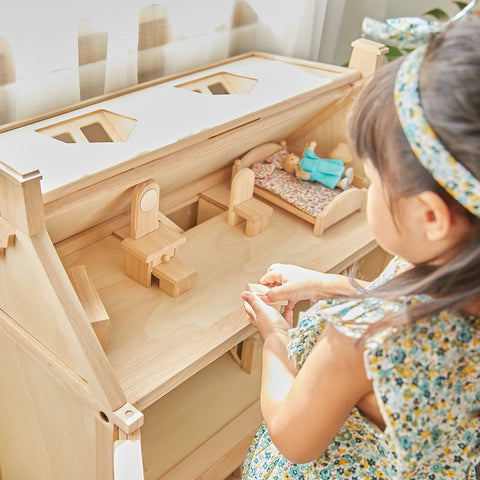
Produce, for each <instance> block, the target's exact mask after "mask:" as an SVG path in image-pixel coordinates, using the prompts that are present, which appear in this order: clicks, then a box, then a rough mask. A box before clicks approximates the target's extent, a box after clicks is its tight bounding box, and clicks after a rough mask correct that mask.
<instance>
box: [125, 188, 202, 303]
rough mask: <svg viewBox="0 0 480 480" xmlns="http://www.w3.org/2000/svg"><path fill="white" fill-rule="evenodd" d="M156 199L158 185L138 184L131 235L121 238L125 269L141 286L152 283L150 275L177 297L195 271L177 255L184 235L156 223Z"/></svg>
mask: <svg viewBox="0 0 480 480" xmlns="http://www.w3.org/2000/svg"><path fill="white" fill-rule="evenodd" d="M159 198H160V187H159V186H158V184H157V183H156V182H154V181H153V180H148V181H146V182H144V183H141V184H139V185H137V187H136V188H135V189H134V191H133V194H132V207H131V220H130V237H127V238H125V239H124V240H123V241H122V248H123V249H124V250H125V272H126V274H127V275H128V276H129V277H130V278H133V279H134V280H135V281H136V282H138V283H140V284H141V285H143V286H144V287H150V286H151V283H152V274H153V275H154V276H156V277H157V278H158V279H159V286H160V288H161V289H162V290H164V291H165V292H166V293H168V294H169V295H171V296H173V297H176V296H178V295H181V294H182V293H184V292H186V291H187V290H189V289H190V285H191V283H190V282H191V279H192V278H194V277H195V276H197V272H196V270H195V269H193V268H192V267H190V266H188V265H185V264H183V263H182V262H181V261H180V260H178V258H176V256H177V251H178V247H179V246H180V245H182V244H184V243H185V241H186V238H185V237H184V236H183V235H181V234H180V233H179V232H177V231H175V230H173V229H171V228H169V227H168V226H167V225H165V224H163V223H159V210H158V205H159Z"/></svg>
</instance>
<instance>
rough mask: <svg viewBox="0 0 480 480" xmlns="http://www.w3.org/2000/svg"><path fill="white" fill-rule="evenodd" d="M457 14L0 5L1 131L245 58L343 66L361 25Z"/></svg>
mask: <svg viewBox="0 0 480 480" xmlns="http://www.w3.org/2000/svg"><path fill="white" fill-rule="evenodd" d="M459 8H461V2H453V1H451V0H420V1H419V0H402V1H398V0H160V1H157V2H154V3H152V0H126V1H122V2H119V1H118V0H78V1H73V0H45V1H41V2H40V1H38V0H23V1H22V0H16V1H15V2H12V1H3V2H2V3H1V5H0V124H7V123H10V122H17V121H21V120H24V119H27V118H30V117H33V116H37V115H42V114H44V113H46V112H50V111H53V110H56V109H60V108H64V107H68V106H70V105H74V104H77V103H78V102H81V101H83V100H87V99H91V98H94V97H97V96H99V95H103V94H108V93H113V92H117V91H120V90H122V89H124V88H127V87H130V86H133V85H136V84H138V83H142V82H146V81H149V80H154V79H158V78H161V77H165V76H168V75H172V74H175V73H179V72H183V71H186V70H189V69H192V68H195V67H199V66H203V65H206V64H209V63H212V62H215V61H218V60H222V59H224V58H227V57H231V56H235V55H238V54H242V53H245V52H249V51H263V52H267V53H273V54H278V55H284V56H288V57H297V58H301V59H307V60H314V61H320V62H325V63H334V64H337V65H342V64H345V62H346V61H347V60H348V58H349V56H350V44H351V42H352V41H353V40H355V39H356V38H358V37H360V34H361V24H362V20H363V18H364V17H366V16H369V17H373V18H376V19H379V20H384V19H386V18H390V17H398V16H423V15H424V14H425V13H426V12H429V11H431V10H435V9H441V10H442V11H443V12H445V13H446V14H447V15H454V14H455V13H457V12H458V11H459Z"/></svg>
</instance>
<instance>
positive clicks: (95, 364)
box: [0, 40, 385, 480]
mask: <svg viewBox="0 0 480 480" xmlns="http://www.w3.org/2000/svg"><path fill="white" fill-rule="evenodd" d="M384 53H385V49H384V48H383V46H381V45H378V44H375V43H373V42H368V41H366V40H359V41H356V42H354V44H353V53H352V57H351V62H350V65H349V67H348V68H347V67H337V66H333V65H325V64H319V63H314V62H308V61H300V60H295V59H290V58H285V57H278V56H273V55H266V54H261V53H251V54H247V55H242V56H239V57H234V58H231V59H228V60H225V61H223V62H220V63H217V64H214V65H210V66H208V67H205V68H201V69H197V70H194V71H191V72H188V73H186V74H183V75H176V76H172V77H168V78H164V79H162V80H160V81H154V82H150V83H147V84H143V85H141V86H139V87H136V88H132V89H129V90H126V91H123V92H120V93H118V94H114V95H110V96H106V97H102V98H99V99H96V100H95V101H90V102H85V103H82V104H81V105H78V106H76V107H75V108H72V109H69V110H64V111H58V112H55V113H54V114H51V115H46V116H44V117H41V118H40V117H39V118H35V119H32V120H31V121H27V122H22V123H18V124H16V125H13V126H12V125H10V126H8V127H4V128H3V129H2V130H1V131H0V151H1V158H0V215H1V217H0V285H1V287H0V331H1V336H0V342H1V345H0V356H1V360H2V367H3V368H2V373H1V375H0V378H1V386H2V388H1V391H2V393H1V395H0V398H1V406H2V410H3V412H4V416H3V419H2V423H1V427H0V472H1V474H0V478H2V479H3V480H17V479H20V478H25V479H26V478H35V479H48V480H57V479H58V480H60V479H66V478H68V479H70V480H75V479H79V480H85V479H112V478H116V479H117V480H118V479H123V478H128V479H129V480H133V479H137V478H146V479H163V480H167V479H175V480H179V479H182V480H189V479H192V480H193V479H209V480H210V479H218V480H222V479H224V478H225V477H227V476H228V475H229V474H230V473H231V472H232V471H234V470H235V469H236V468H237V467H238V466H239V465H240V464H241V462H242V460H243V458H244V456H245V453H246V449H247V446H248V444H249V442H250V440H251V437H252V435H253V433H254V432H255V430H256V429H257V428H258V426H259V424H260V422H261V414H260V410H259V405H258V396H259V378H260V366H259V361H258V360H259V355H258V354H257V353H258V349H259V347H260V345H261V341H260V340H259V339H258V338H257V337H256V336H255V329H254V327H253V326H252V325H251V324H250V322H249V320H248V317H247V315H246V314H245V312H244V309H243V305H242V302H241V299H240V293H241V292H242V291H243V290H244V289H245V288H246V285H247V283H252V282H253V283H255V282H257V281H258V279H259V278H260V276H261V275H262V274H263V272H264V271H265V269H266V268H267V267H268V266H269V265H270V264H271V263H273V262H285V263H296V264H299V265H305V266H309V267H311V268H317V269H319V270H322V271H330V272H341V271H343V270H345V269H346V268H347V267H348V266H350V265H351V264H352V263H353V262H355V261H357V260H359V259H362V258H366V257H368V256H369V255H373V254H374V252H376V251H377V250H376V244H375V242H374V240H373V238H372V235H371V233H370V232H369V230H368V227H367V225H366V222H365V216H364V212H363V211H362V207H363V203H362V202H363V199H362V200H361V201H360V203H355V208H350V207H349V208H347V210H346V213H345V212H343V213H342V212H340V211H338V210H337V211H335V213H334V216H335V219H334V221H329V222H328V224H327V225H326V226H325V228H326V229H325V228H323V229H322V232H321V236H318V235H314V234H313V232H312V228H311V225H310V223H308V221H306V220H305V219H304V218H302V217H301V216H299V215H296V214H292V211H289V210H288V209H285V208H278V205H276V203H275V202H272V201H271V199H268V198H258V195H257V194H256V193H255V190H254V187H253V184H252V174H251V170H250V169H249V168H247V169H244V170H245V171H244V173H242V177H244V178H241V179H240V180H235V179H236V178H237V177H236V175H233V180H232V170H233V165H234V162H235V160H237V159H241V158H244V156H245V155H246V154H248V152H250V151H252V150H253V149H258V148H259V146H262V145H265V144H271V143H274V144H277V145H279V142H280V141H282V140H284V139H285V140H286V142H287V145H288V146H289V147H291V148H293V149H297V150H301V149H302V148H303V146H304V144H305V142H306V141H307V140H315V141H316V142H317V143H318V145H319V148H320V149H321V152H320V153H327V152H330V151H331V150H332V149H333V148H334V147H335V146H336V145H338V144H339V143H341V142H343V141H344V140H345V134H344V128H343V127H344V121H345V115H346V112H347V110H348V107H349V105H350V103H351V101H352V99H353V98H354V97H355V95H356V93H357V92H358V90H359V88H361V85H362V82H363V81H364V80H365V77H366V76H368V75H369V74H370V73H372V72H373V71H374V70H375V68H376V67H377V66H378V65H379V63H380V62H381V59H382V56H383V54H384ZM257 152H258V150H257ZM269 153H271V152H265V151H264V152H263V154H265V155H267V154H269ZM354 167H355V170H356V174H357V176H358V178H359V179H360V180H361V178H362V170H361V165H360V164H359V163H358V162H356V161H355V160H354ZM241 170H243V169H241ZM249 172H250V173H249ZM233 173H235V174H239V173H241V171H240V172H237V171H234V172H233ZM237 183H238V185H237ZM363 186H364V185H363ZM361 187H362V185H361V184H359V187H358V188H359V189H361ZM293 213H294V212H293ZM327 227H328V228H327ZM232 353H234V354H233V355H232Z"/></svg>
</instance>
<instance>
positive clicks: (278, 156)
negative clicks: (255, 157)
mask: <svg viewBox="0 0 480 480" xmlns="http://www.w3.org/2000/svg"><path fill="white" fill-rule="evenodd" d="M287 156H288V152H287V150H286V149H285V148H282V149H281V150H279V151H278V152H275V153H274V154H273V155H270V156H269V157H267V158H266V159H265V162H266V163H270V164H272V165H274V166H275V168H279V169H282V168H283V167H282V162H283V159H284V158H286V157H287Z"/></svg>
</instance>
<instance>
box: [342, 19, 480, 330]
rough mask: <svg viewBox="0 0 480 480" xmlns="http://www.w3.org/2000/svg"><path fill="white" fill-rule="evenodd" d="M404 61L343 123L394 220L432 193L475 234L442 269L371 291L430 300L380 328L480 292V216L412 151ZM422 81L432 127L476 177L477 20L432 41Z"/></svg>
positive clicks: (420, 268)
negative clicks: (402, 112) (398, 89)
mask: <svg viewBox="0 0 480 480" xmlns="http://www.w3.org/2000/svg"><path fill="white" fill-rule="evenodd" d="M402 60H403V58H400V59H398V60H396V61H394V62H391V63H389V64H387V65H385V66H384V67H382V68H381V69H380V70H379V71H378V72H377V73H376V75H375V76H374V78H373V79H372V80H371V81H370V82H369V83H368V84H367V85H366V86H365V87H364V89H363V90H362V92H361V94H360V95H359V97H358V99H357V100H356V101H355V104H354V105H353V108H352V111H351V112H350V115H349V119H348V123H347V131H348V135H349V141H350V144H351V146H352V147H353V149H354V151H355V152H356V154H357V155H358V156H359V158H361V159H367V158H368V159H369V160H370V161H371V162H372V164H373V166H374V167H375V168H376V169H377V170H378V172H379V174H380V176H381V179H382V182H383V183H384V185H385V186H386V191H388V199H389V202H390V209H391V211H392V214H393V215H394V218H395V208H394V206H395V199H397V198H402V197H409V196H411V195H415V194H417V193H420V192H423V191H433V192H435V193H437V194H438V195H439V196H441V198H442V199H443V200H444V201H445V203H446V204H447V205H448V207H449V208H450V210H451V212H452V214H454V215H463V216H465V217H466V218H468V219H469V221H470V224H471V230H472V234H471V236H470V238H469V239H468V241H467V242H465V244H463V245H459V246H458V247H459V253H458V255H456V256H454V258H452V259H451V260H450V261H448V262H447V263H445V264H444V265H441V266H432V265H430V264H416V265H414V266H413V268H411V269H410V270H408V271H406V272H404V273H402V274H400V275H398V276H397V277H395V278H394V279H392V280H390V281H389V282H387V283H386V284H384V285H383V286H380V287H378V288H377V289H375V290H374V291H369V295H372V294H373V295H378V296H381V297H388V298H400V297H405V296H406V297H408V296H411V295H415V294H420V293H424V294H429V295H432V296H433V297H434V298H433V300H432V301H429V302H424V303H421V304H417V305H414V306H411V307H408V309H407V314H406V316H405V317H404V318H401V319H400V318H390V319H388V320H386V322H385V323H384V324H382V326H386V325H389V324H400V323H408V322H411V321H415V320H417V319H419V318H422V317H426V316H430V315H433V314H435V313H437V312H440V311H442V310H445V309H454V310H462V309H463V308H465V307H466V306H467V305H470V304H471V302H472V301H473V302H475V301H476V299H478V297H479V293H480V218H478V217H476V216H474V215H473V214H471V213H470V212H469V211H468V210H466V209H465V208H464V207H463V206H462V205H460V204H459V203H458V202H457V201H456V200H455V199H454V198H453V197H451V196H450V195H449V194H448V193H447V192H446V191H445V190H444V189H443V188H442V187H441V186H440V185H439V184H438V183H437V182H436V181H435V180H434V178H433V177H432V175H431V174H430V173H429V172H428V171H427V170H426V169H425V168H424V167H423V166H422V165H421V163H420V162H419V160H418V159H417V157H416V156H415V154H414V153H413V151H412V150H411V148H410V146H409V143H408V141H407V139H406V137H405V135H404V133H403V130H402V127H401V126H400V123H399V120H398V116H397V112H396V109H395V105H394V101H393V87H394V82H395V76H396V73H397V70H398V67H399V65H400V62H401V61H402ZM419 83H420V87H419V90H420V98H421V104H422V108H423V111H424V113H425V116H426V117H427V120H428V122H429V123H430V125H431V126H432V128H433V130H434V131H435V132H436V134H437V136H438V137H439V139H440V140H441V141H442V143H443V144H444V145H445V147H446V148H447V150H449V151H450V153H451V154H452V155H453V156H454V157H455V159H456V160H457V161H458V162H460V163H462V164H463V165H465V166H466V167H467V168H468V169H469V170H470V172H472V174H473V175H475V176H476V177H477V178H480V22H478V21H471V22H468V23H464V24H462V25H459V26H455V27H453V28H450V29H449V30H447V31H446V32H444V33H443V34H441V35H439V36H437V37H436V38H435V39H433V40H432V41H431V42H430V45H429V46H428V49H427V52H426V54H425V58H424V60H423V62H422V65H421V69H420V80H419ZM380 327H381V326H380V325H379V326H378V328H380ZM374 330H377V328H374Z"/></svg>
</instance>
